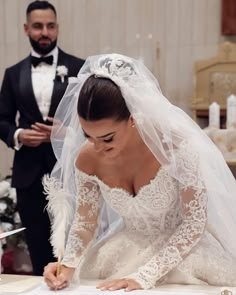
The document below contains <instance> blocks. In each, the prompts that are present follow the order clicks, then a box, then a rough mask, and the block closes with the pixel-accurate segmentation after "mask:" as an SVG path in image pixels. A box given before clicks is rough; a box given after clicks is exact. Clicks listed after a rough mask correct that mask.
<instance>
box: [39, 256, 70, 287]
mask: <svg viewBox="0 0 236 295" xmlns="http://www.w3.org/2000/svg"><path fill="white" fill-rule="evenodd" d="M74 270H75V269H74V268H70V267H66V266H64V265H61V266H60V274H59V275H58V276H57V262H53V263H49V264H48V265H47V266H45V268H44V273H43V276H44V280H45V282H46V284H47V285H48V287H49V288H50V289H53V290H59V289H63V288H65V287H67V286H68V285H69V282H70V280H71V278H72V276H73V273H74Z"/></svg>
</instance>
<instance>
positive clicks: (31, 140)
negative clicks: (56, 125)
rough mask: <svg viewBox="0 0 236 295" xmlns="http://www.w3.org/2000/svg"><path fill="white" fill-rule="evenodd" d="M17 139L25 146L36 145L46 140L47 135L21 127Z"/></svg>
mask: <svg viewBox="0 0 236 295" xmlns="http://www.w3.org/2000/svg"><path fill="white" fill-rule="evenodd" d="M18 140H19V141H20V142H21V143H22V144H23V145H26V146H30V147H37V146H39V145H40V144H41V143H43V142H47V140H48V136H47V134H46V133H43V132H39V131H36V130H31V129H23V130H21V131H20V133H19V135H18Z"/></svg>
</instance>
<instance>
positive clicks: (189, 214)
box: [128, 145, 208, 289]
mask: <svg viewBox="0 0 236 295" xmlns="http://www.w3.org/2000/svg"><path fill="white" fill-rule="evenodd" d="M176 159H177V161H181V164H180V163H179V167H182V168H180V170H179V176H180V179H181V173H182V171H184V173H182V175H183V177H182V181H181V183H179V193H178V195H179V198H180V204H181V215H182V221H181V223H180V224H179V225H178V226H177V227H176V229H175V231H174V233H173V234H172V235H171V236H170V238H169V239H168V240H167V242H166V243H165V245H164V246H163V247H162V248H161V249H160V250H159V251H158V253H157V254H156V255H154V256H153V257H152V258H151V259H150V260H149V261H148V262H147V263H146V264H145V265H143V266H142V267H140V268H139V269H138V271H137V272H136V273H132V274H130V275H129V276H128V277H129V278H133V279H135V280H136V281H137V282H139V283H140V285H141V286H142V287H143V288H144V289H148V288H152V287H153V286H154V285H155V284H156V282H157V281H159V280H160V281H161V280H162V279H164V276H165V275H166V274H168V273H169V272H170V271H172V270H173V269H174V268H175V267H176V266H178V265H179V264H180V263H181V262H182V261H183V259H184V258H185V257H186V256H187V255H188V254H189V252H190V251H191V250H192V249H193V247H194V246H195V245H196V244H197V243H198V242H199V240H200V239H201V237H202V234H203V233H204V231H205V227H206V223H207V199H208V198H207V192H206V189H205V186H204V183H202V177H201V172H200V171H199V161H198V158H197V156H196V157H195V156H194V155H193V154H192V155H191V153H190V152H189V150H188V145H185V148H183V149H181V150H180V151H178V153H177V158H176ZM181 170H182V171H181ZM186 171H188V172H189V173H186ZM186 175H187V176H188V177H186Z"/></svg>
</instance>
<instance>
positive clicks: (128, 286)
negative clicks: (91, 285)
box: [97, 279, 142, 291]
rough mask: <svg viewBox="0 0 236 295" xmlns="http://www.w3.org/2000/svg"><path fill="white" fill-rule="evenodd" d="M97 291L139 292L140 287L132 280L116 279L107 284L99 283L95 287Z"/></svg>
mask: <svg viewBox="0 0 236 295" xmlns="http://www.w3.org/2000/svg"><path fill="white" fill-rule="evenodd" d="M97 288H98V289H100V290H102V291H105V290H109V291H116V290H120V289H125V291H132V290H141V289H142V287H141V286H140V285H139V284H138V283H137V282H136V281H135V280H132V279H117V280H112V281H108V282H104V283H101V284H99V285H98V286H97Z"/></svg>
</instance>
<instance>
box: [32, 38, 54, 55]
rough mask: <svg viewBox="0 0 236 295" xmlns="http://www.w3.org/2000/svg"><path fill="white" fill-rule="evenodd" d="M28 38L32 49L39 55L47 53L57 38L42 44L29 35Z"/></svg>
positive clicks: (52, 47)
mask: <svg viewBox="0 0 236 295" xmlns="http://www.w3.org/2000/svg"><path fill="white" fill-rule="evenodd" d="M41 39H46V38H41ZM47 39H48V38H47ZM29 40H30V44H31V46H32V47H33V49H34V50H35V51H36V52H37V53H39V54H41V55H46V54H48V53H49V52H50V51H52V50H53V49H54V48H55V47H56V45H57V39H56V40H55V41H53V42H51V43H50V44H48V45H44V46H42V45H40V44H39V42H38V41H35V40H33V39H32V38H31V37H29Z"/></svg>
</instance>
